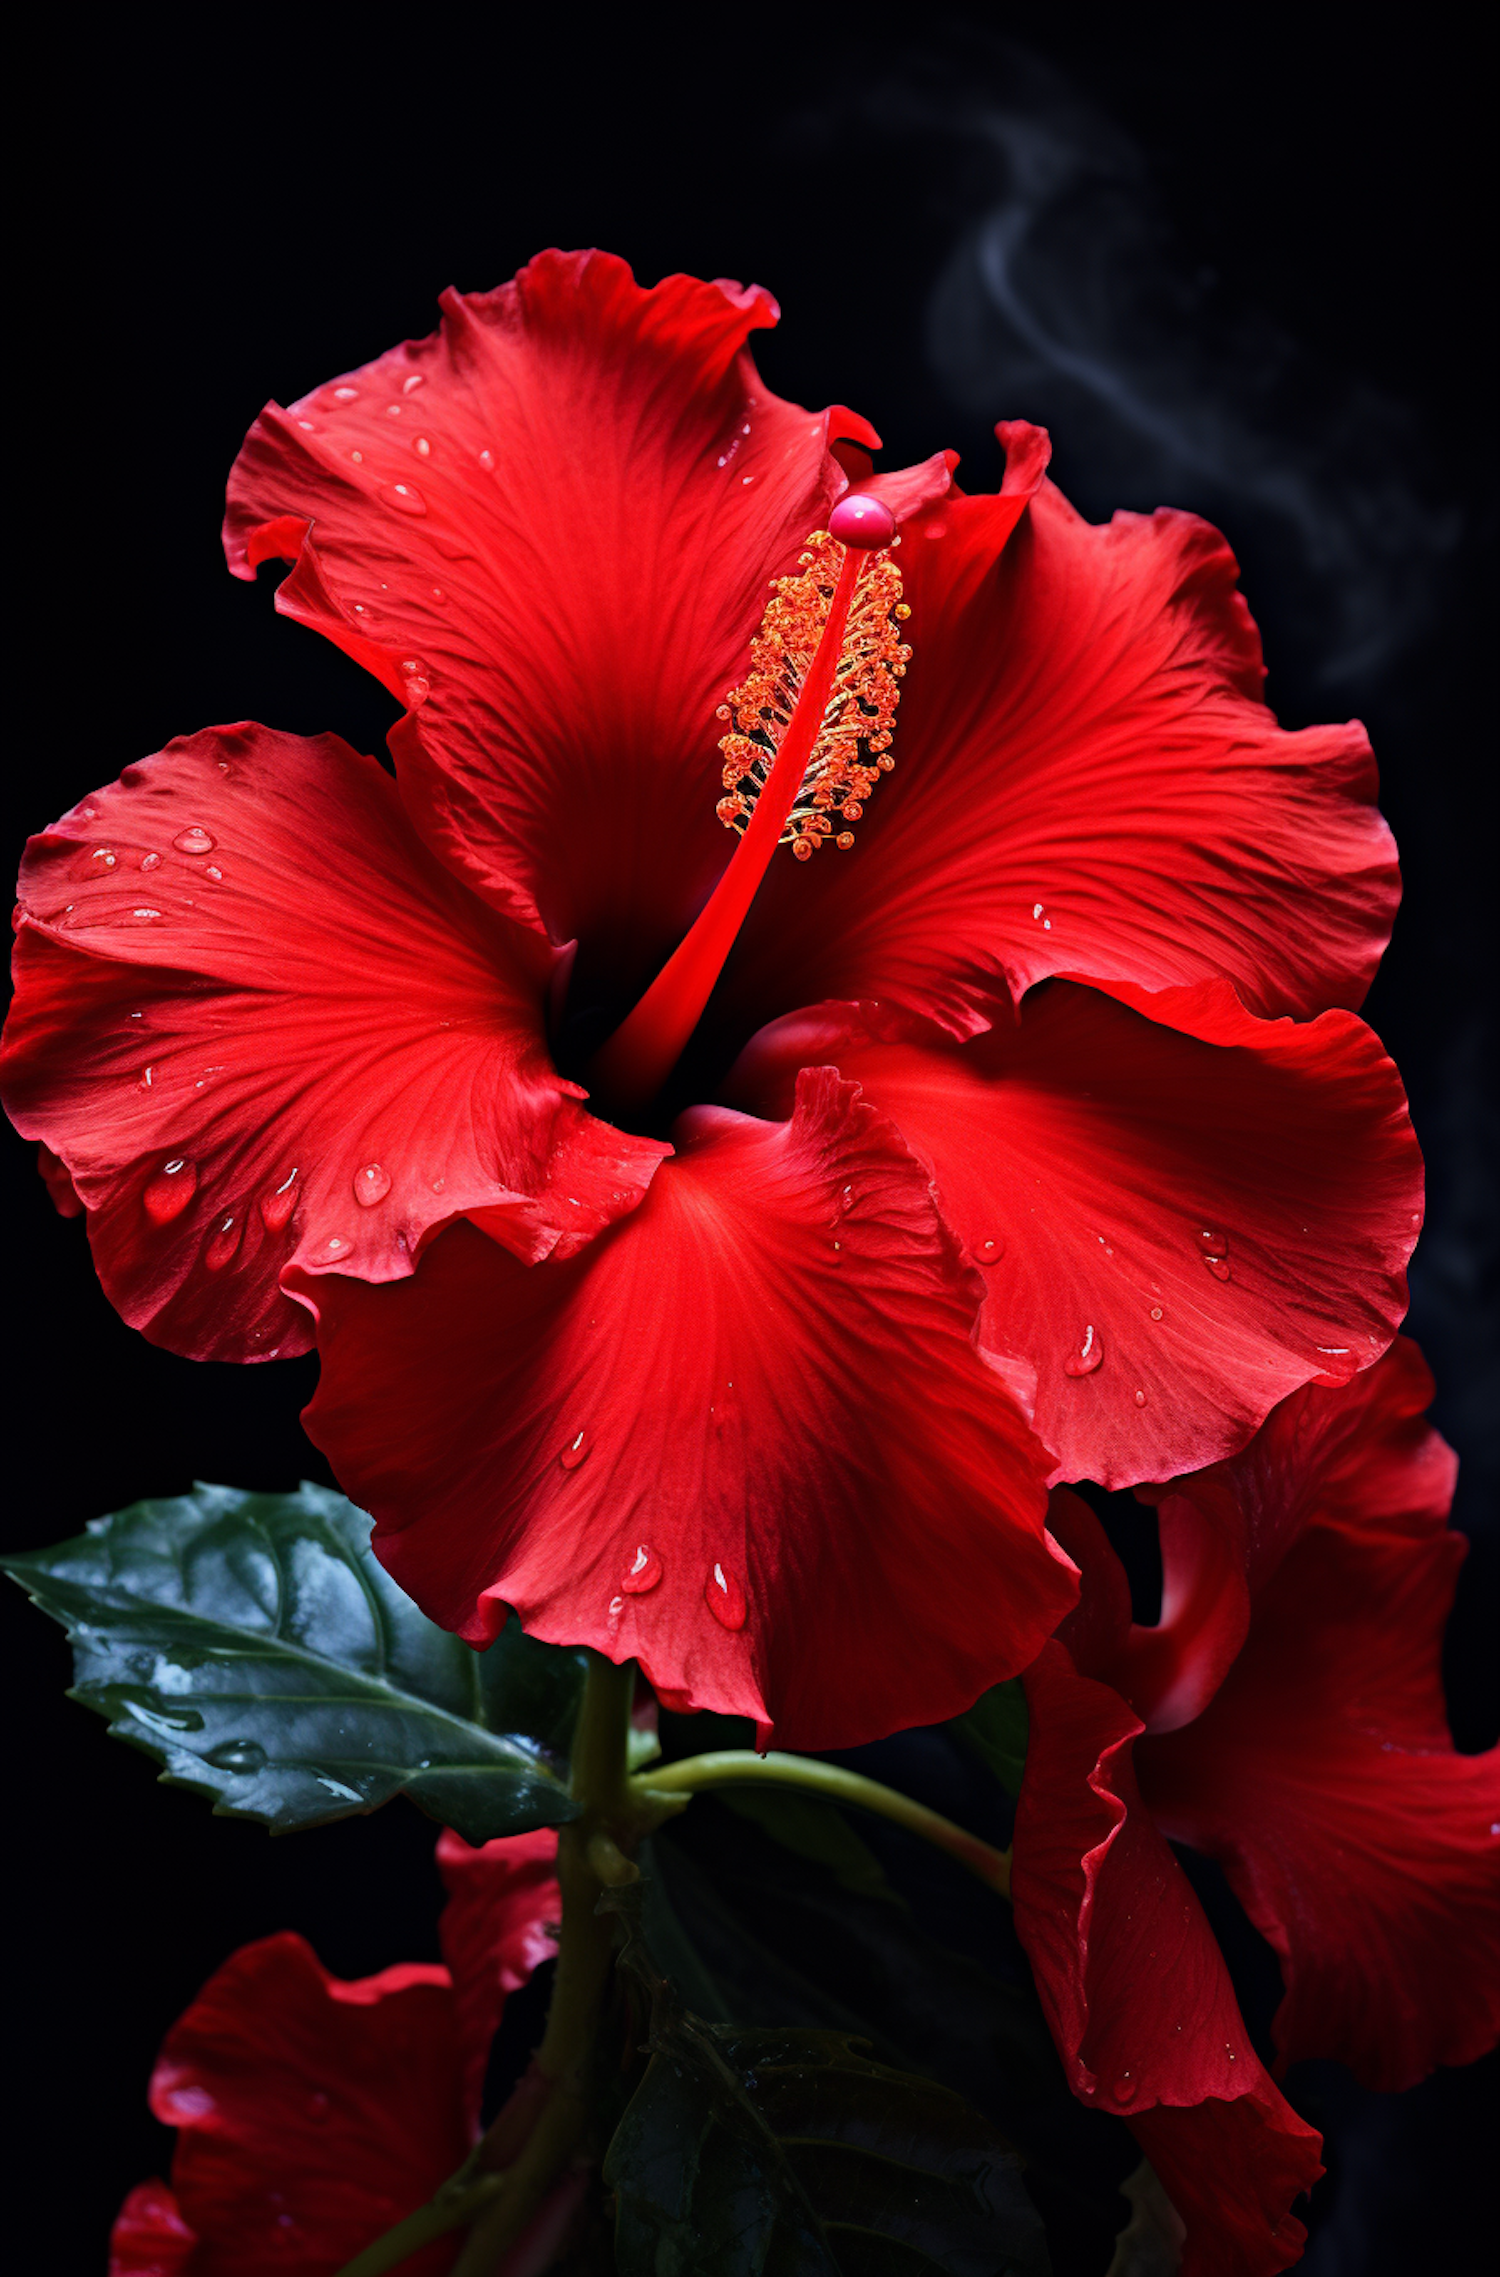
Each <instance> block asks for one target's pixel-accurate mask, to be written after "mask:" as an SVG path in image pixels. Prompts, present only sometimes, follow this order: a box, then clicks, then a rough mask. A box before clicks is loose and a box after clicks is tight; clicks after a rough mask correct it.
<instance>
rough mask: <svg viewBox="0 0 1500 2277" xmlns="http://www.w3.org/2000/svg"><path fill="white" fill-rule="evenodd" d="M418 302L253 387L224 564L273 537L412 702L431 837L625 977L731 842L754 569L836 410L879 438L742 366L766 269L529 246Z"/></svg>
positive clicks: (818, 498)
mask: <svg viewBox="0 0 1500 2277" xmlns="http://www.w3.org/2000/svg"><path fill="white" fill-rule="evenodd" d="M442 306H443V312H444V318H443V325H442V328H441V330H440V331H439V332H437V333H435V334H433V335H432V336H431V337H430V338H428V339H426V340H422V341H413V342H408V343H407V344H406V345H405V346H403V347H400V348H397V349H393V350H392V351H391V352H390V353H389V354H387V355H385V356H382V357H380V358H378V359H377V360H376V361H375V362H374V363H372V364H368V365H365V366H364V367H363V368H362V369H361V370H359V371H355V372H351V373H349V374H348V375H347V376H346V377H345V378H343V379H341V380H339V381H337V382H335V383H330V384H329V385H328V386H325V387H321V388H318V389H316V390H315V391H314V393H313V394H311V395H310V396H308V397H306V398H305V399H304V400H303V401H302V402H300V403H297V404H294V405H293V407H292V409H291V410H290V411H289V412H284V411H281V410H279V409H277V408H276V407H275V406H274V405H272V406H270V407H268V409H267V410H266V411H265V412H263V413H262V415H261V417H260V418H259V419H258V420H257V422H256V424H255V426H254V427H253V428H252V429H251V430H250V433H249V435H248V437H247V438H246V441H245V446H244V449H243V451H242V452H241V454H240V457H239V459H238V461H237V462H236V465H235V468H234V471H233V473H232V475H231V477H230V483H229V515H228V519H227V522H226V524H225V543H226V547H227V549H228V553H229V559H230V563H231V566H232V567H233V568H234V569H235V570H236V571H237V572H238V573H239V574H240V575H243V576H249V575H252V574H253V573H254V568H255V565H256V563H257V562H260V561H263V560H266V559H267V558H269V557H271V556H273V555H280V556H281V557H283V558H285V559H288V560H295V562H296V567H295V568H294V570H293V572H292V574H291V576H289V577H288V578H287V580H286V582H285V583H284V584H283V585H282V587H281V589H280V592H279V594H278V596H277V606H278V607H279V608H280V609H281V610H282V611H283V612H284V613H285V614H286V615H289V616H292V617H294V618H296V619H298V621H300V622H302V623H305V624H309V625H312V626H314V627H315V628H316V629H317V630H318V631H320V632H323V633H326V634H327V635H328V636H329V637H330V638H331V639H333V640H335V641H337V642H338V643H339V645H340V646H341V647H343V648H344V649H346V650H347V651H348V652H349V653H350V654H351V655H353V656H356V657H357V658H358V659H359V661H360V662H361V663H363V664H365V665H366V666H368V667H369V669H370V670H372V671H374V672H375V673H377V674H378V676H379V677H380V678H381V679H382V680H383V681H384V682H385V684H386V686H387V687H388V688H390V690H391V691H392V693H393V694H394V695H396V696H398V697H399V698H400V699H401V700H402V701H403V702H405V703H407V704H408V705H409V706H410V707H411V709H410V713H409V716H408V718H407V719H406V720H405V721H404V722H403V723H402V724H401V726H400V727H399V728H398V729H397V731H396V732H395V734H394V735H393V737H392V748H393V750H395V751H396V753H397V757H398V761H399V764H400V768H401V780H402V786H403V791H404V793H405V795H406V797H407V799H408V800H409V801H410V803H411V806H412V811H413V813H414V814H415V816H416V817H417V819H418V822H419V825H420V827H421V828H422V830H423V831H424V832H425V833H426V835H427V836H428V838H429V839H430V841H431V843H432V844H433V846H434V847H435V848H437V850H438V851H439V852H440V853H441V854H442V856H443V858H444V860H446V861H447V862H449V863H450V864H451V865H452V867H453V868H454V869H455V870H456V871H457V873H458V874H459V875H460V876H462V877H464V878H466V879H467V880H468V882H469V883H470V884H471V885H473V886H474V887H476V888H477V890H478V891H479V892H480V893H482V894H484V895H486V896H487V897H488V898H489V899H490V900H491V901H493V902H494V903H495V904H496V905H497V906H498V907H500V908H503V909H506V910H509V911H512V912H514V913H516V914H517V915H519V916H521V917H522V918H524V919H527V920H529V921H532V922H535V921H537V919H538V918H540V920H541V921H542V922H543V923H544V924H545V925H546V926H547V927H548V928H550V930H551V933H552V936H553V938H554V939H555V940H558V941H566V940H569V939H571V938H578V939H581V941H582V943H583V948H584V955H585V970H584V972H583V973H582V974H581V976H580V985H582V986H583V987H584V988H585V989H590V988H592V987H593V986H594V985H595V984H596V983H598V984H599V985H601V986H602V987H603V988H604V989H605V990H606V992H607V993H609V994H610V995H611V996H612V998H613V997H619V998H620V1000H621V1001H622V1002H623V1003H626V1004H628V1003H629V1002H630V1001H632V1000H633V997H634V995H635V994H637V993H638V992H639V989H640V988H641V986H643V985H644V983H645V981H646V980H647V979H649V977H650V975H651V974H652V972H653V971H654V970H655V968H656V966H657V965H658V964H660V962H661V960H662V958H663V957H664V956H665V955H666V953H667V952H668V951H669V950H670V949H671V948H672V947H674V946H675V944H676V942H677V940H678V939H679V938H680V937H681V935H682V934H683V933H684V932H685V931H686V929H687V926H688V924H689V923H690V922H691V919H692V917H693V916H694V915H695V914H696V912H697V910H698V908H699V906H700V905H701V903H702V902H703V900H704V899H705V897H706V895H707V893H708V891H709V889H710V888H711V886H712V885H713V883H714V881H715V879H716V878H717V877H718V875H719V872H720V871H721V870H722V869H723V868H724V865H725V863H726V861H727V860H728V858H729V854H730V852H731V850H732V845H733V841H732V840H731V839H729V838H728V837H727V836H726V833H725V831H724V830H723V828H722V826H721V825H720V823H719V822H718V820H717V818H716V816H715V812H714V808H715V804H716V802H717V800H718V798H719V797H720V796H721V795H722V785H721V783H720V780H719V776H720V771H721V768H722V760H721V758H720V754H719V749H718V737H719V734H720V724H719V722H718V721H717V720H716V719H715V717H714V712H715V707H716V706H717V705H718V704H719V702H720V701H721V700H722V698H723V695H724V692H725V690H726V689H727V688H729V687H731V686H732V685H733V684H734V682H735V680H736V679H737V678H738V677H739V676H740V674H741V672H742V670H743V668H744V665H745V662H746V659H747V656H748V652H749V644H750V640H751V638H752V636H753V634H754V632H755V630H756V628H757V626H758V625H759V623H760V619H761V615H762V612H763V609H764V607H765V599H766V584H767V580H768V579H769V578H771V577H774V576H776V575H778V574H780V573H782V572H785V571H786V570H788V569H789V568H790V567H791V566H792V564H793V562H794V560H795V556H796V554H797V552H798V550H799V549H800V547H801V546H802V544H803V542H804V541H805V539H806V538H807V536H808V534H809V533H810V532H811V531H812V530H814V529H816V528H818V527H819V526H820V525H821V524H822V523H823V522H824V521H825V520H826V518H827V513H828V508H829V506H830V505H831V503H832V502H833V500H834V499H835V498H836V497H838V496H839V495H840V494H841V492H842V491H843V490H844V489H845V487H846V484H847V478H846V476H845V474H844V472H843V470H842V469H841V467H840V466H839V465H838V463H837V461H836V460H835V459H834V457H833V456H832V455H831V453H830V449H829V445H830V443H831V441H833V440H834V439H835V438H836V437H838V436H841V435H843V436H853V437H854V438H855V439H856V440H857V441H858V442H859V443H861V444H865V445H874V444H875V443H877V442H878V437H877V436H876V435H875V434H874V432H873V430H872V429H871V428H870V427H868V425H867V424H866V423H865V422H864V421H863V420H861V419H859V418H857V417H855V416H854V415H853V414H851V413H848V412H846V411H844V410H843V409H842V408H838V409H835V410H834V411H832V412H829V413H824V414H822V415H816V414H813V413H810V412H807V411H804V410H802V409H800V408H799V407H798V406H797V405H795V404H789V403H785V402H783V401H782V400H781V399H780V398H779V397H777V396H775V395H773V394H772V393H771V392H770V390H769V389H768V388H767V387H766V386H765V385H764V383H763V382H762V381H761V380H760V378H759V377H758V375H757V373H756V371H755V367H754V365H753V363H752V362H751V360H750V357H749V354H748V352H747V351H746V350H745V348H744V342H745V340H746V338H747V336H748V334H749V333H750V332H751V331H752V330H754V329H756V328H757V327H762V326H765V325H768V324H774V323H775V321H776V317H777V313H778V312H777V309H776V305H775V303H774V301H772V300H771V298H770V296H769V295H768V294H766V293H764V292H762V291H761V290H760V289H759V288H758V287H752V288H750V289H748V290H743V291H742V290H741V289H740V287H738V286H737V285H725V284H705V283H701V282H700V281H699V280H698V279H696V278H693V277H681V276H678V277H668V278H666V279H664V280H663V282H662V283H661V284H659V285H657V286H655V287H654V288H653V289H651V290H649V291H648V290H646V289H644V288H642V287H641V286H639V285H637V284H636V283H635V281H634V279H633V278H632V276H631V273H630V270H629V268H628V267H627V266H626V264H625V263H624V262H623V261H620V260H618V259H616V258H615V257H614V256H613V255H609V254H603V253H597V252H594V253H557V252H551V253H544V254H541V255H539V256H538V257H537V259H536V260H534V261H532V262H531V263H529V264H528V266H527V267H526V268H524V269H523V270H522V271H521V273H520V275H519V276H518V277H517V278H516V279H515V280H514V282H513V283H511V284H507V285H503V286H501V287H500V288H499V289H498V290H497V291H495V292H491V293H485V294H479V295H471V296H468V297H465V296H463V295H460V294H458V293H453V292H449V293H446V294H445V295H444V296H443V302H442ZM921 471H922V479H921V480H920V481H919V482H918V483H917V485H916V487H915V490H914V491H913V492H912V495H910V496H908V495H907V494H906V493H905V492H901V491H900V490H899V489H898V491H896V492H892V493H891V494H890V496H891V502H892V503H893V504H894V505H895V506H896V507H897V508H899V509H903V510H905V511H910V510H911V509H912V507H913V505H914V504H916V503H919V502H920V500H921V499H923V498H926V497H930V496H933V495H936V494H940V493H941V492H942V491H944V490H946V488H947V486H948V464H947V462H946V461H945V460H943V459H938V460H935V461H932V462H929V466H928V468H927V469H925V470H921ZM890 479H891V478H889V477H886V478H882V480H877V481H876V482H875V483H873V484H865V485H862V487H871V488H875V489H877V490H880V491H881V492H882V495H885V494H886V490H887V489H888V487H889V483H890ZM883 484H884V486H885V487H884V488H883ZM908 488H909V489H910V488H911V486H910V485H908ZM309 532H310V533H311V534H309Z"/></svg>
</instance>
